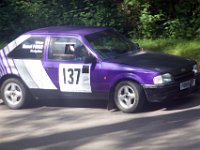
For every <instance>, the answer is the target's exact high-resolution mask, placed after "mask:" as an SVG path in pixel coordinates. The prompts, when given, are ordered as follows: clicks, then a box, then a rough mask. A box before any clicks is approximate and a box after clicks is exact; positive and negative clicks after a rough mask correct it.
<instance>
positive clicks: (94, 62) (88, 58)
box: [84, 56, 97, 64]
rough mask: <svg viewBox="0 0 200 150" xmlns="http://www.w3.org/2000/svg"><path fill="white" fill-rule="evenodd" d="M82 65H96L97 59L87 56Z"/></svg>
mask: <svg viewBox="0 0 200 150" xmlns="http://www.w3.org/2000/svg"><path fill="white" fill-rule="evenodd" d="M84 63H86V64H87V63H92V64H96V63H97V59H96V58H95V57H94V56H88V57H86V58H85V61H84Z"/></svg>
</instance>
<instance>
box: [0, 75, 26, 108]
mask: <svg viewBox="0 0 200 150" xmlns="http://www.w3.org/2000/svg"><path fill="white" fill-rule="evenodd" d="M1 94H2V99H3V101H4V103H5V104H6V105H7V106H8V107H9V108H11V109H20V108H23V107H25V106H26V105H27V103H28V101H27V95H28V93H27V89H26V87H25V86H24V84H23V83H22V82H21V80H19V79H17V78H10V79H7V80H5V81H4V82H3V84H2V86H1Z"/></svg>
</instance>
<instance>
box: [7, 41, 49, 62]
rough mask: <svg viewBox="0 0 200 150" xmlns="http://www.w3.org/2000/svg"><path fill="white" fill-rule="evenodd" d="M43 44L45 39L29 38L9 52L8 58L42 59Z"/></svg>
mask: <svg viewBox="0 0 200 150" xmlns="http://www.w3.org/2000/svg"><path fill="white" fill-rule="evenodd" d="M44 43H45V37H30V38H29V39H27V40H25V41H24V42H22V43H21V44H20V45H19V46H17V47H16V48H15V49H14V50H13V51H12V52H10V53H9V54H8V57H11V58H32V59H41V58H42V57H43V51H44Z"/></svg>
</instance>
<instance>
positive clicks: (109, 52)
mask: <svg viewBox="0 0 200 150" xmlns="http://www.w3.org/2000/svg"><path fill="white" fill-rule="evenodd" d="M85 38H86V40H87V41H88V42H89V43H90V45H91V46H92V48H93V49H94V50H95V51H96V52H97V53H98V54H99V55H100V56H101V57H102V58H103V59H107V58H113V57H116V56H119V55H122V54H125V53H127V52H137V51H138V46H137V45H136V44H134V43H132V42H131V41H130V40H129V39H127V38H126V37H124V36H123V35H121V34H119V33H118V32H116V31H114V30H112V29H107V30H104V31H100V32H95V33H92V34H89V35H86V36H85Z"/></svg>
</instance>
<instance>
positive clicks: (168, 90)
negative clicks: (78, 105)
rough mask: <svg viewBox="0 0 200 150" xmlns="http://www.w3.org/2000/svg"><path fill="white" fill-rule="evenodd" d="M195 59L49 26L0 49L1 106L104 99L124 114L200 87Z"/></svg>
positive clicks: (94, 30) (101, 31) (107, 35)
mask: <svg viewBox="0 0 200 150" xmlns="http://www.w3.org/2000/svg"><path fill="white" fill-rule="evenodd" d="M199 76H200V73H199V70H198V66H197V63H196V62H195V61H192V60H189V59H185V58H181V57H177V56H172V55H166V54H161V53H154V52H145V51H140V48H139V47H138V45H137V44H134V43H132V42H130V41H129V40H128V39H127V38H125V37H124V36H122V35H120V34H119V33H117V32H116V31H114V30H113V29H111V28H106V27H64V26H63V27H47V28H41V29H37V30H33V31H30V32H27V33H25V34H23V35H21V36H19V37H18V38H17V39H15V40H14V41H12V42H11V43H10V44H8V45H7V46H6V47H5V48H3V49H2V50H0V87H1V97H2V99H3V101H4V103H5V104H6V105H7V106H8V107H9V108H11V109H20V108H23V107H25V106H27V104H29V103H30V100H31V99H32V98H31V97H34V98H40V97H45V98H52V97H53V98H55V97H56V98H58V97H62V98H63V97H65V98H74V97H75V98H79V99H80V98H81V99H89V98H91V99H103V100H108V103H115V105H116V106H117V107H118V108H119V109H120V110H122V111H123V112H136V111H138V110H140V109H141V108H142V106H144V104H145V102H159V101H164V100H169V99H171V98H173V97H176V96H179V95H184V94H189V93H191V92H193V91H195V90H196V89H197V88H198V85H199V81H200V79H199V78H200V77H199Z"/></svg>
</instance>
